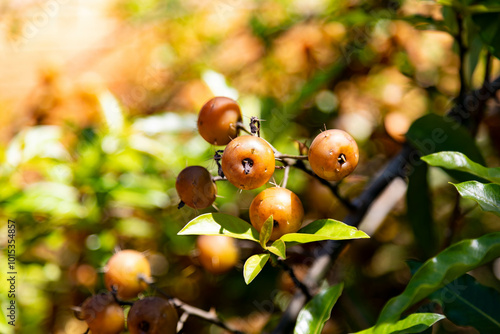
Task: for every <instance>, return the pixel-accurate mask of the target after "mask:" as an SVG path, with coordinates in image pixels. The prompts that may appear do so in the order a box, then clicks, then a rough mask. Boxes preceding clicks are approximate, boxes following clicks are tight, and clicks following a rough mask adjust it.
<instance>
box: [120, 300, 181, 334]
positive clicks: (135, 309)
mask: <svg viewBox="0 0 500 334" xmlns="http://www.w3.org/2000/svg"><path fill="white" fill-rule="evenodd" d="M178 321H179V316H178V314H177V310H176V309H175V306H174V305H173V304H172V303H171V302H169V301H168V300H166V299H164V298H160V297H146V298H144V299H141V300H138V301H136V302H134V305H132V307H131V308H130V311H129V312H128V317H127V326H128V330H129V331H130V334H175V333H177V322H178Z"/></svg>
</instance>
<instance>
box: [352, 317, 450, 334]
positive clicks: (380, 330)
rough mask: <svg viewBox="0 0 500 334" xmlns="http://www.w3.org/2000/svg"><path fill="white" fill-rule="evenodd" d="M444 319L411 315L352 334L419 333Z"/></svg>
mask: <svg viewBox="0 0 500 334" xmlns="http://www.w3.org/2000/svg"><path fill="white" fill-rule="evenodd" d="M444 318H445V316H443V315H441V314H437V313H413V314H410V315H409V316H408V317H406V318H404V319H403V320H399V321H398V322H396V323H384V324H381V325H377V326H373V327H370V328H368V329H365V330H364V331H361V332H356V333H354V334H395V333H399V334H403V333H420V332H422V331H424V330H425V329H427V328H429V327H431V326H432V325H434V324H435V323H436V322H438V321H439V320H441V319H444Z"/></svg>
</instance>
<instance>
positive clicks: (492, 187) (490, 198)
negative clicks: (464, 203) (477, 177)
mask: <svg viewBox="0 0 500 334" xmlns="http://www.w3.org/2000/svg"><path fill="white" fill-rule="evenodd" d="M452 184H453V183H452ZM453 185H454V186H455V187H456V188H457V190H458V192H459V193H460V195H461V196H462V197H465V198H468V199H472V200H474V201H476V202H477V203H479V205H480V206H481V209H483V210H484V211H490V212H493V213H495V214H497V215H499V216H500V185H498V184H495V183H488V184H483V183H481V182H476V181H468V182H462V183H459V184H453Z"/></svg>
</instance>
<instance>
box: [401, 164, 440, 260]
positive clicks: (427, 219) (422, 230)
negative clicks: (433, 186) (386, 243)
mask: <svg viewBox="0 0 500 334" xmlns="http://www.w3.org/2000/svg"><path fill="white" fill-rule="evenodd" d="M427 170H428V167H427V165H426V164H422V165H417V166H415V169H414V171H413V173H411V174H410V176H409V177H408V190H407V191H406V206H407V217H408V220H409V221H410V224H411V227H412V229H413V234H414V235H415V241H416V242H417V244H418V246H419V250H420V251H421V252H422V253H423V255H424V256H425V257H426V258H429V257H431V256H433V255H435V254H436V252H437V250H438V241H437V238H436V233H435V231H434V220H433V218H432V201H431V192H430V190H429V184H428V181H427Z"/></svg>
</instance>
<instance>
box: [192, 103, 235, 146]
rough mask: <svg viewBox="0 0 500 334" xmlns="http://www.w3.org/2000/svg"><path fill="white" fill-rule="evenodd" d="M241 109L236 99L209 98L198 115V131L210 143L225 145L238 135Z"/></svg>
mask: <svg viewBox="0 0 500 334" xmlns="http://www.w3.org/2000/svg"><path fill="white" fill-rule="evenodd" d="M238 122H241V110H240V107H239V105H238V103H237V102H236V101H234V100H233V99H230V98H228V97H223V96H217V97H214V98H213V99H210V100H209V101H208V102H207V103H205V105H203V107H202V108H201V110H200V113H199V115H198V131H199V133H200V135H201V136H202V137H203V138H204V139H205V140H206V141H207V142H209V143H210V144H212V145H226V144H227V143H229V142H230V141H231V139H233V138H236V137H237V136H238V127H237V123H238Z"/></svg>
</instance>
